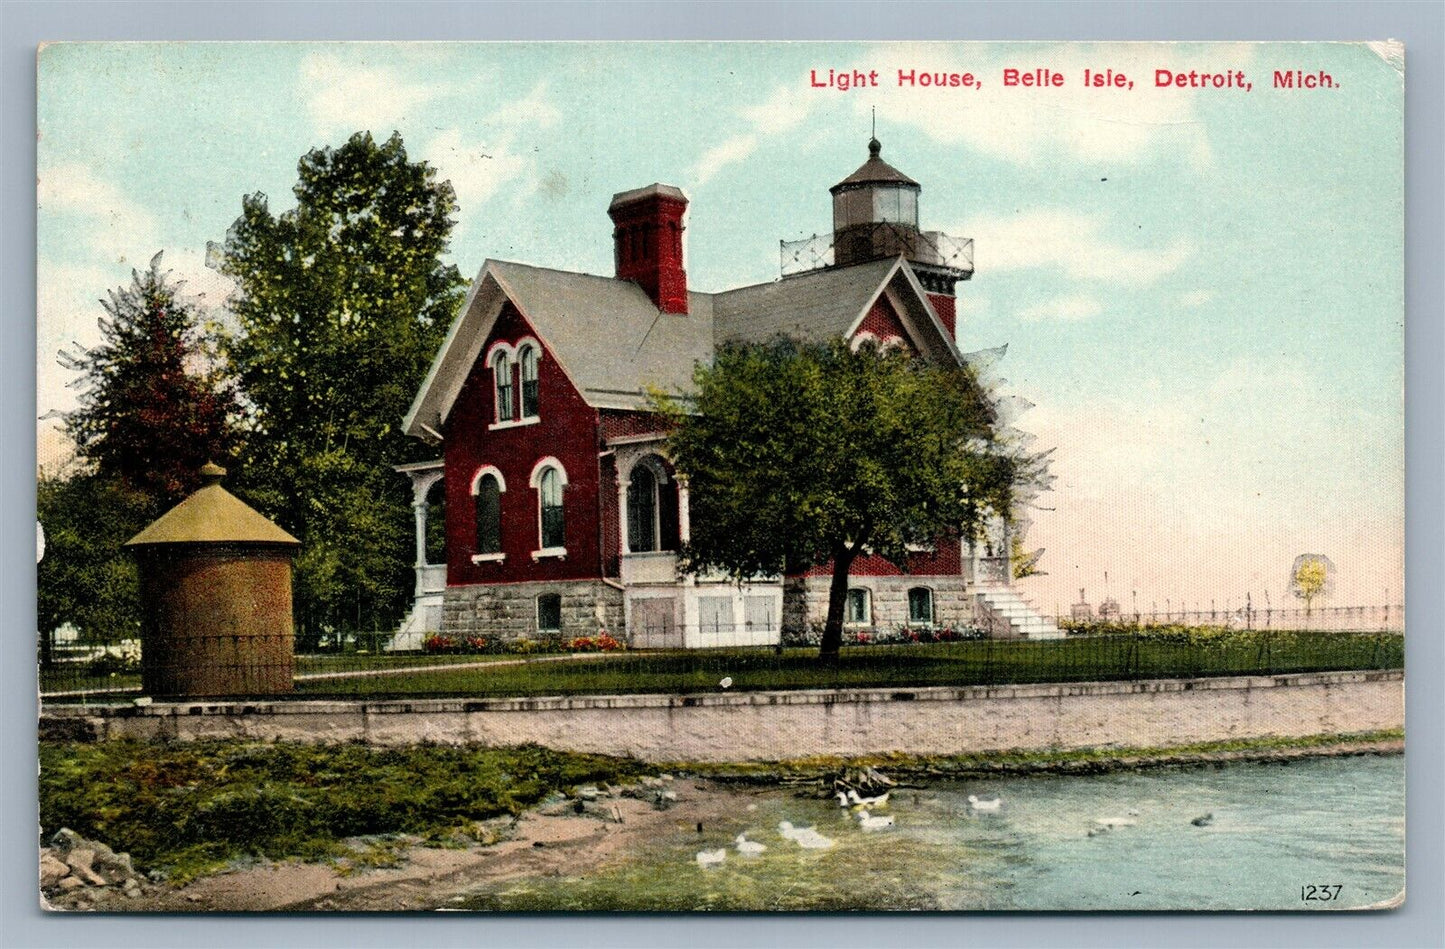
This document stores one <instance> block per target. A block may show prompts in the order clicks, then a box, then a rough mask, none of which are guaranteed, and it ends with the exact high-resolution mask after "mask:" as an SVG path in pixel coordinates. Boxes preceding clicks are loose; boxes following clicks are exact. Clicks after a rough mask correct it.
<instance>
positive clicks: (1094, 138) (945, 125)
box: [854, 43, 1254, 167]
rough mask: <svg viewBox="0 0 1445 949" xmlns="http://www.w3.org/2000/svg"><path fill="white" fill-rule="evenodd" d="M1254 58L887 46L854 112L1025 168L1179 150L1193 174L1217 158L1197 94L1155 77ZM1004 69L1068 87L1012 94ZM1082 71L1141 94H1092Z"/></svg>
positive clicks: (1227, 50) (1245, 52)
mask: <svg viewBox="0 0 1445 949" xmlns="http://www.w3.org/2000/svg"><path fill="white" fill-rule="evenodd" d="M1253 56H1254V54H1253V51H1252V49H1251V47H1250V46H1249V45H1247V44H1235V45H1232V46H1226V45H1223V44H1211V45H1210V46H1208V47H1202V46H1198V45H1193V46H1191V45H1188V44H1176V45H1165V44H1125V43H1119V44H1105V45H1092V46H1091V45H1085V44H1069V45H1067V46H1060V45H1050V46H1047V47H1045V46H1042V45H1040V46H1037V47H1033V48H1030V47H1028V46H1022V47H1020V46H1013V47H1000V46H997V45H994V46H983V45H956V44H948V45H944V44H932V45H927V44H912V45H907V46H888V47H884V48H881V49H879V50H876V51H870V52H869V53H868V54H867V55H866V56H865V57H864V58H863V59H862V60H860V62H859V63H858V64H857V66H858V68H860V69H864V70H868V69H877V70H878V73H879V85H878V88H877V89H873V90H870V94H869V95H868V96H859V97H857V98H855V100H854V107H855V109H856V110H857V111H858V112H859V113H862V114H866V113H868V111H869V109H870V108H872V107H873V106H877V109H878V117H879V120H880V121H887V122H889V123H903V124H906V125H911V126H914V127H915V128H917V129H918V130H920V131H921V132H922V133H923V134H925V135H927V136H929V137H930V138H932V139H934V140H936V141H940V142H945V143H955V142H957V143H961V144H965V145H967V146H969V147H970V148H973V149H975V150H976V151H978V152H981V153H983V154H987V155H992V156H994V157H997V158H1002V159H1006V160H1009V161H1013V162H1018V163H1021V164H1035V163H1040V162H1045V161H1049V160H1051V159H1054V158H1055V157H1058V158H1061V159H1076V160H1082V161H1089V162H1097V163H1110V162H1121V161H1125V162H1135V161H1139V160H1142V159H1144V158H1146V157H1147V156H1150V155H1152V154H1156V153H1157V154H1164V153H1166V152H1173V153H1176V154H1179V155H1181V156H1182V157H1183V158H1184V160H1185V161H1186V162H1187V163H1188V164H1190V165H1191V166H1194V167H1205V166H1208V165H1209V164H1211V162H1212V160H1213V159H1212V153H1211V150H1210V147H1209V140H1208V137H1207V135H1206V133H1205V130H1204V125H1203V122H1202V120H1201V118H1200V116H1199V114H1198V112H1197V110H1196V107H1195V104H1196V101H1197V96H1198V93H1196V92H1191V91H1188V90H1175V89H1169V90H1155V89H1153V88H1152V85H1153V82H1154V70H1155V69H1156V68H1169V69H1175V70H1189V69H1200V70H1210V71H1215V72H1219V71H1223V70H1224V69H1226V68H1228V69H1235V68H1241V69H1247V67H1248V66H1249V65H1250V63H1251V62H1252V61H1253ZM1006 68H1013V69H1018V70H1019V71H1020V72H1025V73H1026V72H1031V71H1033V70H1035V69H1037V68H1047V69H1050V70H1052V71H1054V72H1056V73H1059V74H1062V75H1063V76H1064V82H1065V84H1064V85H1063V86H1062V87H1058V88H1053V87H1049V88H1025V87H1022V86H1013V87H1006V86H1004V85H1003V72H1004V70H1005V69H1006ZM1086 68H1087V69H1091V70H1093V71H1095V72H1098V71H1100V70H1104V69H1114V70H1115V71H1116V72H1123V73H1124V74H1125V75H1126V76H1127V77H1128V78H1129V79H1130V80H1132V81H1133V82H1134V84H1135V88H1134V89H1133V90H1132V91H1131V90H1111V89H1091V88H1086V87H1085V86H1084V85H1083V74H1084V70H1085V69H1086ZM900 70H902V71H905V72H906V71H913V72H914V73H915V74H921V73H938V72H951V73H973V74H974V75H975V76H977V77H978V78H979V80H980V84H979V86H978V87H977V88H974V89H971V88H964V87H945V88H937V87H927V88H923V87H918V86H916V85H915V86H911V87H910V86H901V87H900V85H899V82H898V74H899V71H900ZM1211 92H1212V94H1214V95H1215V96H1219V95H1221V94H1222V93H1219V92H1213V91H1212V90H1211ZM1230 94H1237V95H1243V93H1230Z"/></svg>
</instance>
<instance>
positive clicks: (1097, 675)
mask: <svg viewBox="0 0 1445 949" xmlns="http://www.w3.org/2000/svg"><path fill="white" fill-rule="evenodd" d="M507 660H511V661H510V662H508V661H507ZM1403 661H1404V637H1403V636H1401V635H1399V634H1396V633H1318V632H1282V631H1274V632H1235V633H1230V634H1228V635H1223V636H1217V637H1188V636H1183V637H1173V638H1170V637H1149V636H1142V637H1139V638H1137V639H1136V638H1135V637H1133V636H1127V635H1122V636H1116V635H1109V636H1078V637H1071V638H1069V639H1064V640H1054V641H1036V642H1018V641H1015V642H1000V641H989V640H983V641H970V642H960V643H935V644H926V645H922V644H919V645H906V646H855V647H848V648H845V649H844V650H843V654H842V657H841V661H840V662H839V664H838V665H837V666H833V667H825V666H821V665H819V663H818V660H817V650H816V649H813V648H791V649H785V650H783V652H782V653H781V654H778V653H775V652H774V651H773V650H772V649H756V648H754V649H716V650H677V651H667V652H624V653H608V654H589V655H579V656H572V657H541V658H538V657H533V658H532V659H531V660H530V661H526V662H520V661H518V657H516V656H507V655H497V656H405V657H401V656H366V655H346V656H328V657H301V658H299V659H298V661H297V672H298V673H300V674H301V675H299V676H298V678H297V681H296V693H297V694H298V695H299V696H315V697H321V696H356V697H385V696H420V695H453V696H513V695H584V694H597V693H604V694H616V693H644V692H657V693H679V692H681V693H697V692H717V691H721V685H720V682H721V680H722V679H723V678H725V677H727V678H731V679H732V683H731V686H730V688H731V689H733V690H734V691H756V690H764V689H821V688H840V687H878V688H921V687H926V686H968V685H997V684H1009V683H1029V682H1087V681H1101V680H1118V679H1151V678H1181V677H1188V678H1192V677H1197V676H1219V675H1237V674H1261V675H1264V674H1278V673H1289V672H1308V671H1330V670H1344V669H1393V668H1400V667H1401V666H1402V665H1403ZM438 667H440V668H438ZM452 667H455V668H452ZM404 669H405V670H414V671H407V672H405V673H401V672H398V673H397V674H385V675H376V674H371V675H357V676H344V677H336V676H331V675H327V676H324V677H319V678H311V677H309V676H310V675H314V674H315V673H326V672H332V673H334V672H341V671H353V670H354V671H358V672H361V671H369V672H373V673H374V672H377V671H382V670H404ZM98 681H99V682H100V683H101V684H103V685H105V686H109V687H112V688H117V687H121V688H123V687H125V686H129V687H130V688H132V689H136V688H139V681H138V679H137V678H136V677H114V678H110V679H106V680H98ZM80 687H81V686H78V685H76V684H75V680H74V679H70V680H66V681H65V683H63V684H61V683H57V684H56V688H67V689H75V688H80ZM47 690H49V689H47Z"/></svg>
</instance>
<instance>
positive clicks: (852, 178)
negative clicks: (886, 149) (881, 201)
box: [828, 138, 922, 194]
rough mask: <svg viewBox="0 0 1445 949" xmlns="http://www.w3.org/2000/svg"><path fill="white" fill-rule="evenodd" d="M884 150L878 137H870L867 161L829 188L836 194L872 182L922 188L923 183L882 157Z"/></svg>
mask: <svg viewBox="0 0 1445 949" xmlns="http://www.w3.org/2000/svg"><path fill="white" fill-rule="evenodd" d="M882 151H883V145H882V143H880V142H879V141H878V139H876V138H874V139H869V140H868V160H867V161H865V162H864V163H863V164H861V165H859V166H858V170H857V171H855V172H853V173H852V174H851V175H849V176H848V177H846V178H844V179H843V180H842V181H840V182H838V183H837V184H835V185H834V186H833V187H831V188H829V189H828V190H829V191H831V192H833V193H834V194H837V193H838V192H839V191H842V190H844V189H848V188H853V187H856V186H858V185H871V184H901V185H912V186H913V187H915V188H919V189H921V188H922V185H920V184H919V183H918V182H916V181H914V180H913V179H912V178H910V177H908V176H907V175H905V174H904V173H903V172H901V171H899V170H898V169H897V168H894V167H893V166H892V165H890V164H888V162H886V161H884V160H883V159H882V158H880V157H879V154H880V153H881V152H882Z"/></svg>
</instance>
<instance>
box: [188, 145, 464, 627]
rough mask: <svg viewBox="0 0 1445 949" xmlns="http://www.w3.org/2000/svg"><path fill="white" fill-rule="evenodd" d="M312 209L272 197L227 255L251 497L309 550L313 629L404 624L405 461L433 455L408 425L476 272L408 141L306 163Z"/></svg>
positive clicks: (246, 219) (235, 232)
mask: <svg viewBox="0 0 1445 949" xmlns="http://www.w3.org/2000/svg"><path fill="white" fill-rule="evenodd" d="M298 175H299V181H298V182H297V184H296V186H295V188H294V189H293V191H294V194H295V196H296V202H297V204H296V207H295V208H293V209H291V210H288V211H285V212H283V213H280V214H272V213H271V211H270V209H269V206H268V201H267V198H266V196H265V195H264V194H260V193H257V194H252V195H249V196H247V197H245V198H244V199H243V201H242V213H241V217H240V218H239V219H237V220H236V222H235V224H233V225H232V227H231V229H230V231H229V232H228V233H227V235H226V242H225V244H224V246H223V247H221V248H219V254H218V255H217V262H216V266H217V267H218V269H219V270H220V271H221V272H222V273H224V274H226V275H227V276H229V277H231V278H232V279H234V280H235V281H236V284H237V287H238V289H237V293H236V295H235V297H234V298H233V299H232V301H231V304H230V305H231V310H232V312H233V314H234V316H235V320H236V328H235V330H234V331H233V333H232V335H231V336H230V338H229V339H228V340H227V341H226V343H225V346H224V351H225V353H226V355H227V357H228V359H229V361H230V364H231V367H232V369H233V370H234V372H235V374H236V377H237V379H238V380H239V382H240V386H241V389H242V391H243V393H244V395H245V399H246V402H247V406H248V409H249V419H248V422H249V432H248V438H247V444H246V453H245V458H244V462H245V464H244V465H243V466H241V470H240V471H239V477H238V478H237V479H236V485H237V489H238V491H240V492H241V493H242V494H244V495H245V496H246V498H247V500H249V501H250V502H251V503H252V504H254V505H255V506H256V507H258V508H259V509H260V510H261V511H262V512H264V513H266V514H267V515H269V516H271V517H272V518H274V519H275V520H277V521H278V522H279V523H280V524H281V526H282V527H284V528H285V529H286V530H288V531H290V532H291V533H292V534H294V535H295V536H296V537H297V538H298V539H299V540H300V541H301V543H302V549H301V552H300V554H299V555H298V558H297V561H296V605H297V614H298V619H299V621H300V625H301V627H302V633H303V635H311V636H314V635H316V634H317V632H318V630H320V629H321V628H324V627H332V628H338V629H356V628H360V627H366V626H370V627H372V628H379V627H381V626H383V625H387V626H389V625H391V624H393V623H394V622H395V621H396V619H397V618H398V617H399V615H400V612H401V610H402V609H403V608H404V607H405V603H406V597H407V595H408V594H409V592H410V590H411V563H412V560H413V556H412V519H411V513H410V503H411V491H410V488H409V487H408V486H407V484H406V482H405V480H404V479H402V478H400V477H398V476H397V475H396V473H395V472H394V471H393V470H392V465H394V464H398V463H401V462H405V461H410V460H416V459H417V457H418V452H419V448H418V446H417V444H416V443H415V442H414V441H413V440H411V439H408V438H407V437H406V436H404V435H403V434H402V432H401V431H400V421H401V418H402V416H403V415H404V414H405V412H406V409H407V406H408V405H409V404H410V402H411V398H412V396H413V394H414V393H415V391H416V387H417V386H418V384H419V383H420V381H421V378H422V376H423V374H424V373H425V371H426V368H427V365H428V364H429V362H430V360H431V357H432V354H433V353H434V352H435V351H436V349H437V348H438V346H439V345H440V343H441V338H442V336H443V334H444V333H445V331H446V327H447V325H448V324H449V322H450V320H451V316H452V314H453V312H454V311H455V309H456V307H457V305H458V303H459V301H460V298H461V293H462V290H463V288H464V286H465V281H463V280H462V278H461V276H460V275H459V274H458V272H457V269H456V267H454V266H449V265H445V264H443V263H442V262H441V256H442V254H443V253H445V251H446V249H447V240H448V237H449V235H450V233H451V229H452V226H453V220H452V214H453V213H454V212H455V210H456V198H455V195H454V193H453V191H452V187H451V185H450V184H449V183H447V182H445V181H437V180H436V172H435V170H434V169H432V168H431V167H429V166H428V165H427V164H426V163H425V162H412V161H409V160H408V158H407V154H406V148H405V146H404V145H403V143H402V140H401V137H400V136H399V135H392V137H391V138H390V139H389V140H388V141H386V142H385V143H384V144H381V145H378V144H377V143H376V142H375V141H373V139H372V137H371V135H370V134H369V133H364V132H362V133H358V134H356V135H354V136H352V137H351V139H350V140H349V141H348V142H347V143H346V144H345V145H343V146H341V147H340V148H335V149H333V148H322V149H316V150H313V151H311V152H309V153H307V154H306V155H305V156H303V157H302V159H301V161H300V163H299V165H298Z"/></svg>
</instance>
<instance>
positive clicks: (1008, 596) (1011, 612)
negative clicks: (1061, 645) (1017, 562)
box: [975, 586, 1064, 639]
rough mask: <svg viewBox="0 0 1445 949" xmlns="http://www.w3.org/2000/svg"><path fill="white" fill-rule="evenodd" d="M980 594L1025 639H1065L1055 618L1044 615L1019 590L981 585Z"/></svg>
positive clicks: (1013, 632)
mask: <svg viewBox="0 0 1445 949" xmlns="http://www.w3.org/2000/svg"><path fill="white" fill-rule="evenodd" d="M975 593H977V594H978V596H980V597H982V598H983V601H984V603H986V604H987V605H988V608H989V609H990V610H992V611H993V613H994V614H995V615H996V616H999V617H1002V618H1003V619H1004V620H1006V621H1007V622H1008V624H1009V631H1010V632H1011V633H1012V634H1013V635H1015V636H1021V637H1023V638H1024V639H1063V638H1064V634H1063V633H1062V632H1061V631H1060V630H1059V627H1058V626H1057V624H1055V623H1054V621H1053V620H1051V619H1047V618H1045V617H1044V616H1042V615H1041V614H1040V613H1039V612H1038V610H1037V609H1035V608H1034V606H1033V605H1032V604H1031V603H1029V601H1028V600H1025V599H1024V598H1023V597H1021V596H1019V595H1018V593H1017V592H1015V591H1014V590H1012V589H1010V588H1009V587H1004V586H996V587H995V586H989V587H980V588H978V589H976V590H975Z"/></svg>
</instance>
